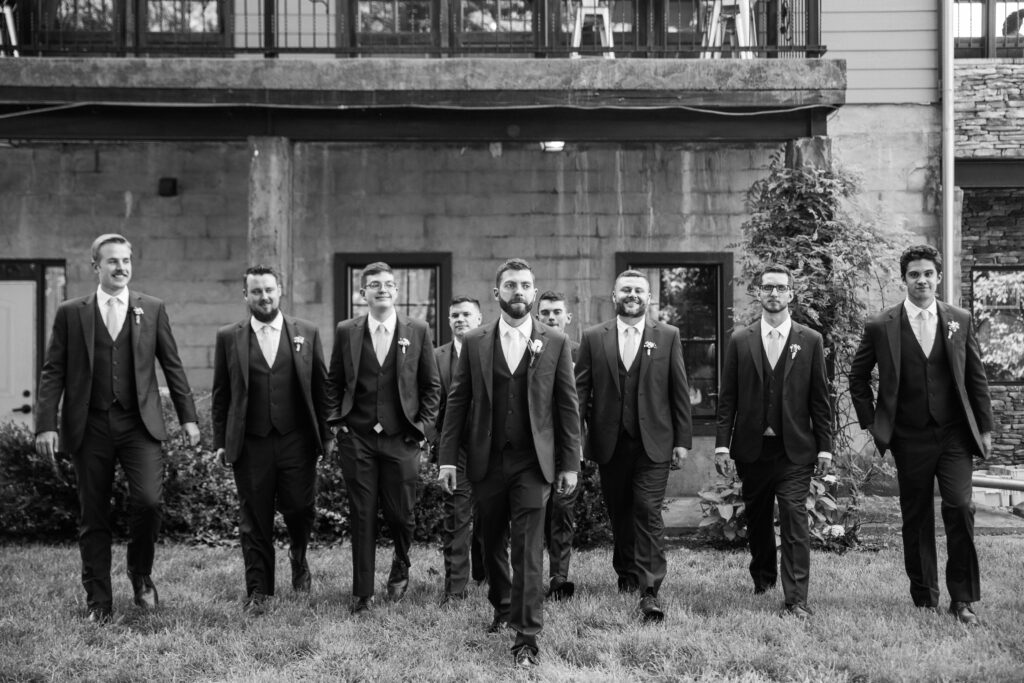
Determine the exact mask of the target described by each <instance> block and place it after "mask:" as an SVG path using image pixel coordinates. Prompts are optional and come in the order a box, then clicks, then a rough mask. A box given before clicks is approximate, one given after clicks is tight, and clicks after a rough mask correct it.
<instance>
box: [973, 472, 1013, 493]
mask: <svg viewBox="0 0 1024 683" xmlns="http://www.w3.org/2000/svg"><path fill="white" fill-rule="evenodd" d="M971 484H973V485H974V486H978V487H981V488H986V489H1006V490H1008V491H1024V479H1006V478H1003V477H986V476H984V475H981V474H975V475H974V476H973V477H971Z"/></svg>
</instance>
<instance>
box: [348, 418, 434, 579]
mask: <svg viewBox="0 0 1024 683" xmlns="http://www.w3.org/2000/svg"><path fill="white" fill-rule="evenodd" d="M338 454H339V456H340V457H341V474H342V477H343V478H344V479H345V488H346V490H347V492H348V505H349V523H350V525H351V533H352V595H354V596H356V597H359V598H367V597H370V596H371V595H373V574H374V568H375V566H376V561H377V509H378V501H379V506H380V510H381V512H382V513H383V515H384V521H386V522H387V523H388V527H389V528H390V530H391V538H392V540H393V541H394V554H393V556H392V559H391V573H390V575H389V577H388V582H389V583H394V582H397V581H403V580H406V579H408V578H409V567H410V565H411V564H412V562H411V561H410V559H409V548H410V547H411V546H412V535H413V532H414V531H415V528H416V518H415V517H414V516H413V514H414V508H415V506H416V482H417V479H418V477H419V467H420V449H419V445H418V444H416V443H411V444H410V443H406V442H405V440H404V439H403V437H402V436H401V435H396V436H388V435H387V434H384V433H383V432H382V433H380V434H374V433H373V432H371V433H369V434H360V433H357V432H356V431H355V430H353V429H352V428H351V427H350V428H349V431H348V433H347V434H346V433H344V432H338Z"/></svg>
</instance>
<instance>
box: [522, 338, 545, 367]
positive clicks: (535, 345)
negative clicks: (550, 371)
mask: <svg viewBox="0 0 1024 683" xmlns="http://www.w3.org/2000/svg"><path fill="white" fill-rule="evenodd" d="M526 348H527V349H529V350H530V367H531V368H532V367H533V362H534V361H535V360H537V356H539V355H540V352H541V351H543V350H544V342H542V341H541V340H540V339H531V340H530V344H529V345H528V346H527V347H526Z"/></svg>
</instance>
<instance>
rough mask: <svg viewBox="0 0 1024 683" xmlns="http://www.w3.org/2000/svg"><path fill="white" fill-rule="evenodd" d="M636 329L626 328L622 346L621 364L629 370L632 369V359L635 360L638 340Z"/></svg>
mask: <svg viewBox="0 0 1024 683" xmlns="http://www.w3.org/2000/svg"><path fill="white" fill-rule="evenodd" d="M638 336H639V335H638V334H637V329H636V328H635V327H633V326H630V327H627V328H626V339H625V341H624V342H623V344H622V364H623V365H624V366H626V369H627V370H629V369H630V368H631V367H633V359H635V358H636V352H637V349H638V348H639V346H640V340H639V339H638V338H637V337H638Z"/></svg>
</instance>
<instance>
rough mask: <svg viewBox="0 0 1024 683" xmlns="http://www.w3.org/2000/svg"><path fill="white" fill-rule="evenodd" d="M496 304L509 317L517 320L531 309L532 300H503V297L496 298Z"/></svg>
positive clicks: (526, 314)
mask: <svg viewBox="0 0 1024 683" xmlns="http://www.w3.org/2000/svg"><path fill="white" fill-rule="evenodd" d="M498 306H500V307H501V310H503V311H505V312H506V313H508V314H509V315H510V316H511V317H513V318H515V319H516V320H519V319H520V318H525V317H526V316H528V315H529V314H530V311H532V310H533V302H532V301H527V300H526V299H518V298H517V299H513V300H512V301H505V300H504V299H500V298H499V299H498Z"/></svg>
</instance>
